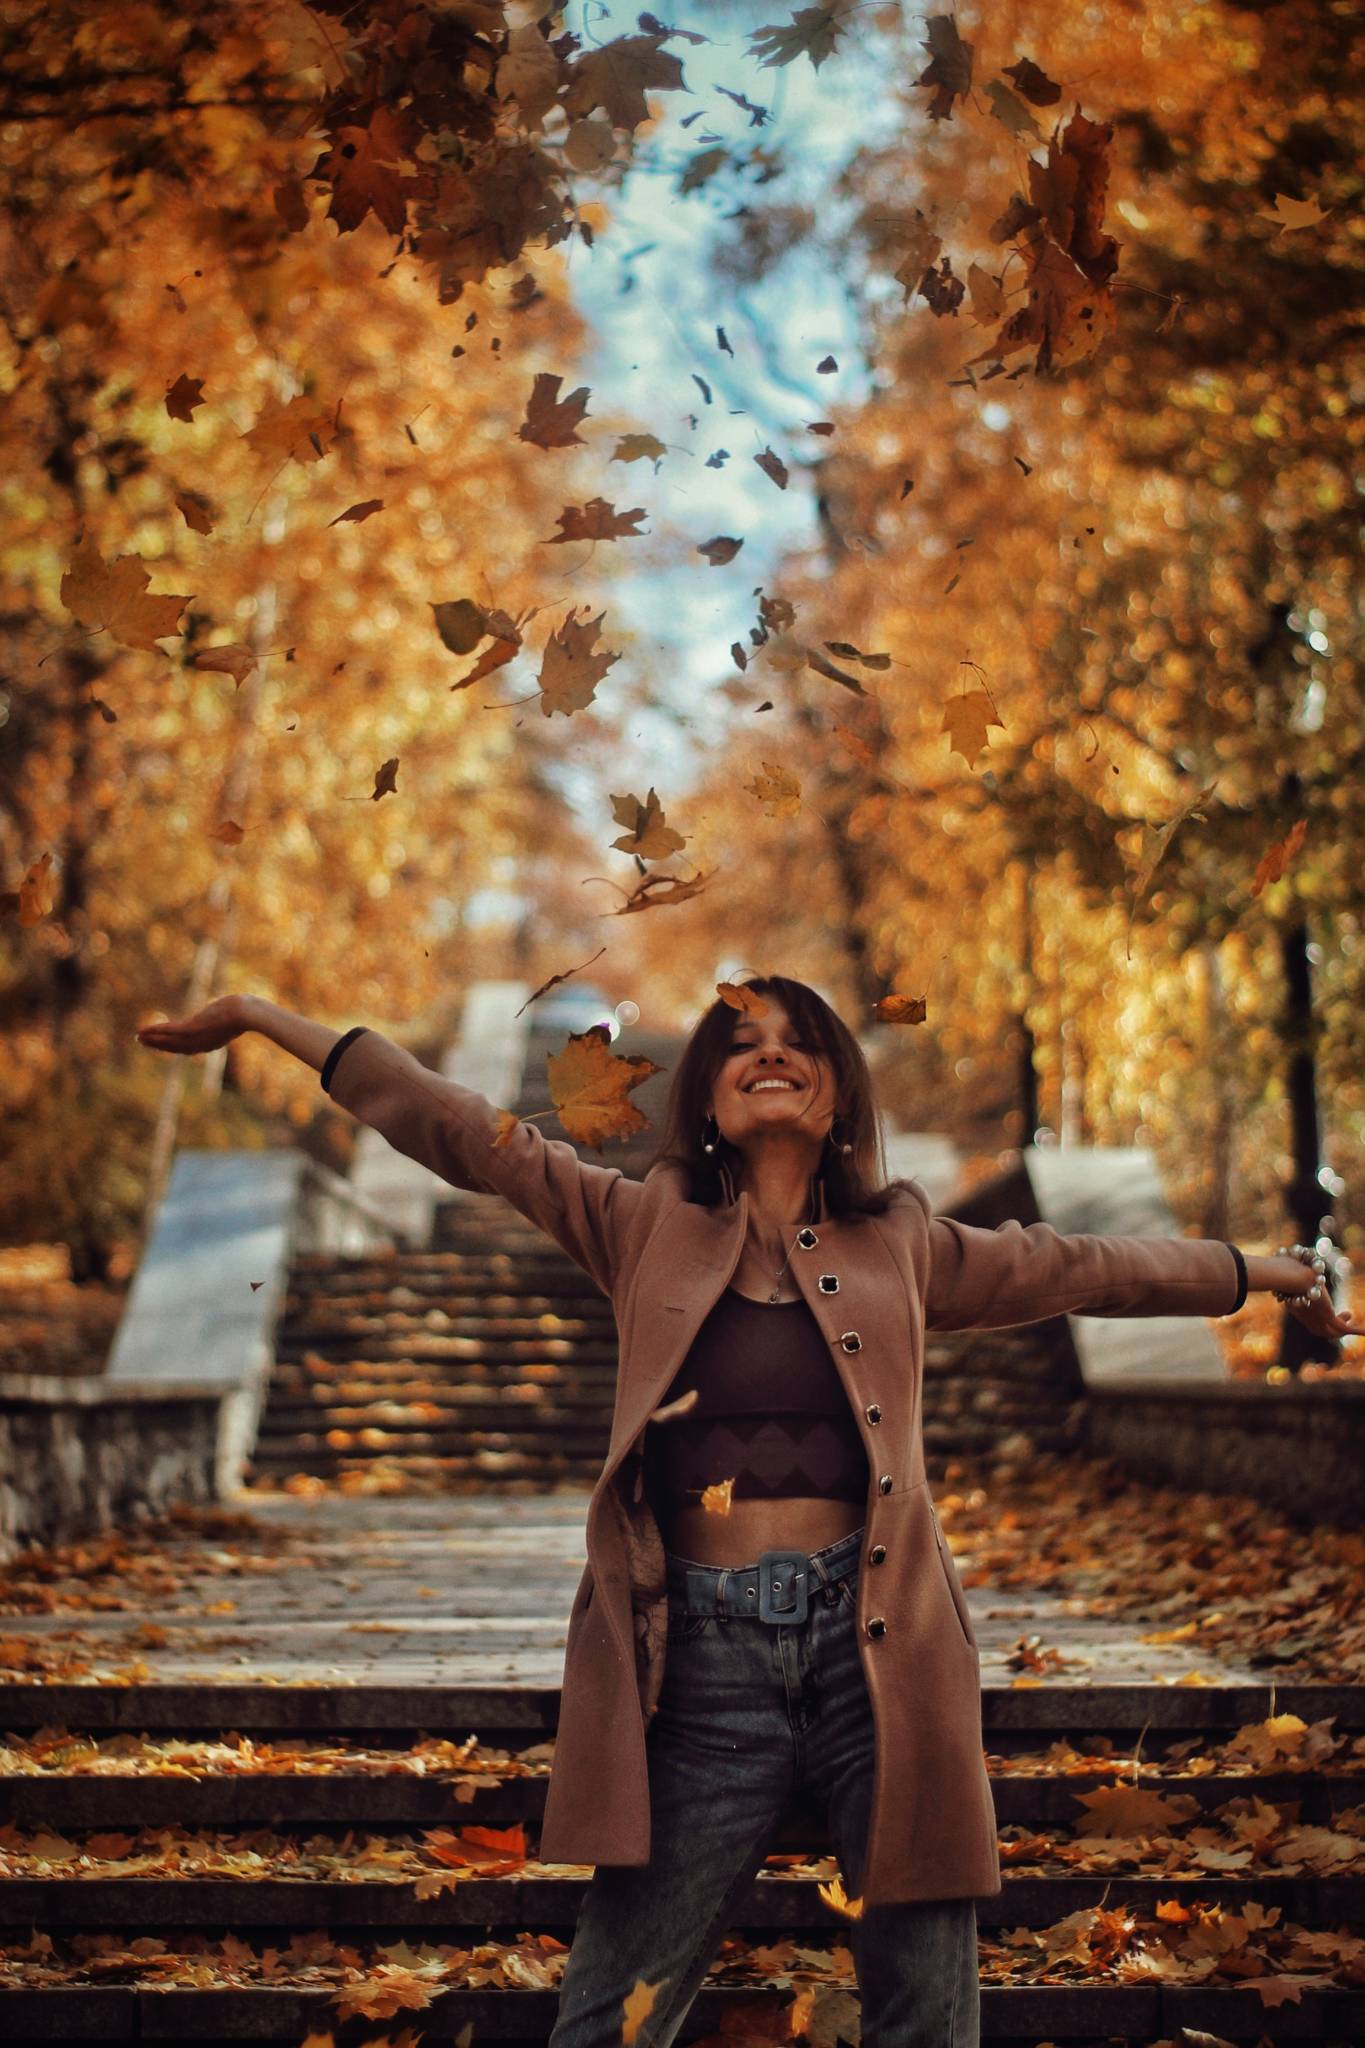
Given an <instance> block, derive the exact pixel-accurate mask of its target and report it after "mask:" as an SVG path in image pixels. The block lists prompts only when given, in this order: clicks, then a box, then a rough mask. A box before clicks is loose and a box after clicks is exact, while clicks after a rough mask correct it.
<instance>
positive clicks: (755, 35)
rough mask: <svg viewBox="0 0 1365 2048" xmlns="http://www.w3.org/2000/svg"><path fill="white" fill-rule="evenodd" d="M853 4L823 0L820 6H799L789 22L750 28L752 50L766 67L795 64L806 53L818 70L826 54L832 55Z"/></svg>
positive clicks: (839, 0)
mask: <svg viewBox="0 0 1365 2048" xmlns="http://www.w3.org/2000/svg"><path fill="white" fill-rule="evenodd" d="M852 4H853V0H822V4H821V5H819V6H817V7H798V8H797V10H796V12H795V14H794V15H793V16H792V18H791V20H790V21H789V22H786V23H771V22H770V23H768V24H767V25H766V26H765V27H763V28H755V29H751V30H750V31H749V43H750V52H749V54H750V56H753V57H757V58H758V60H759V62H760V64H762V65H764V66H765V67H766V66H769V65H773V64H792V63H795V61H796V59H797V58H798V57H802V56H805V57H809V58H810V61H811V63H812V64H813V65H814V66H815V69H816V70H817V71H818V70H819V69H820V66H821V65H822V64H823V63H824V61H825V59H826V57H832V56H833V54H834V47H835V44H836V43H837V42H838V40H839V35H840V32H841V31H842V30H843V29H844V28H845V27H846V26H847V19H846V17H847V16H848V14H849V13H850V12H851V11H852Z"/></svg>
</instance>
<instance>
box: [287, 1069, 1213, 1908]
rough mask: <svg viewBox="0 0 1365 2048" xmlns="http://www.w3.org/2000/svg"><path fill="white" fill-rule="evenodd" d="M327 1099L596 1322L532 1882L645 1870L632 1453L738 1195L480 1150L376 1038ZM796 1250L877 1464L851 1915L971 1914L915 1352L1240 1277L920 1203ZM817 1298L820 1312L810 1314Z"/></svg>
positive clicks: (943, 1552) (457, 1097)
mask: <svg viewBox="0 0 1365 2048" xmlns="http://www.w3.org/2000/svg"><path fill="white" fill-rule="evenodd" d="M329 1082H330V1085H329V1088H328V1092H329V1093H330V1094H331V1095H332V1097H333V1098H334V1099H335V1100H336V1101H337V1102H339V1103H340V1104H341V1105H342V1107H343V1108H345V1109H348V1110H349V1111H350V1112H351V1113H352V1115H353V1116H356V1117H358V1118H359V1119H360V1120H361V1121H362V1122H363V1123H366V1124H368V1125H370V1126H371V1128H372V1129H374V1130H377V1131H379V1132H381V1133H382V1134H383V1136H384V1137H385V1138H387V1140H388V1141H389V1143H390V1144H391V1145H393V1146H394V1147H395V1148H396V1149H397V1150H398V1151H400V1152H403V1153H405V1154H406V1155H407V1156H408V1157H409V1158H412V1159H416V1160H420V1162H421V1163H422V1164H423V1165H424V1166H427V1167H429V1168H430V1169H431V1170H432V1171H433V1172H434V1173H437V1174H439V1175H440V1176H441V1178H442V1179H443V1180H445V1181H447V1182H449V1183H450V1185H451V1186H453V1187H458V1188H467V1189H473V1190H479V1191H483V1192H488V1193H496V1194H500V1195H503V1196H504V1197H505V1198H506V1199H507V1200H508V1201H509V1202H511V1203H512V1205H513V1207H514V1208H516V1209H519V1210H520V1211H521V1213H522V1214H523V1215H524V1216H527V1217H529V1218H530V1220H531V1221H532V1222H533V1223H535V1224H537V1225H538V1226H539V1227H540V1228H541V1229H542V1230H543V1231H545V1232H546V1233H547V1235H549V1236H550V1237H552V1238H553V1239H554V1240H555V1241H556V1242H557V1243H558V1244H560V1245H562V1246H563V1248H564V1250H565V1251H566V1252H568V1253H569V1255H570V1257H572V1258H573V1259H574V1260H576V1261H577V1263H578V1264H579V1265H580V1266H582V1267H583V1269H584V1271H585V1272H587V1273H588V1274H590V1275H591V1277H592V1278H593V1279H594V1280H595V1281H596V1282H597V1284H598V1286H599V1287H601V1289H602V1291H603V1292H604V1293H605V1294H606V1295H607V1296H608V1298H609V1299H610V1301H611V1303H612V1306H613V1308H614V1310H615V1314H616V1322H617V1328H618V1330H619V1333H620V1362H619V1368H618V1374H617V1382H616V1408H615V1415H614V1419H613V1423H612V1432H611V1447H610V1450H609V1451H608V1454H607V1461H606V1464H605V1465H604V1466H603V1468H602V1472H601V1475H600V1477H599V1478H598V1480H597V1483H596V1485H595V1486H594V1488H593V1491H592V1494H591V1497H590V1499H589V1503H588V1510H587V1550H588V1559H587V1565H586V1568H585V1570H584V1573H583V1577H582V1579H581V1581H580V1583H579V1587H578V1591H577V1593H576V1594H575V1596H574V1602H573V1608H572V1611H571V1614H570V1619H569V1632H568V1640H567V1644H566V1647H565V1652H564V1681H563V1694H562V1701H561V1706H560V1715H559V1728H558V1735H557V1740H556V1745H555V1758H554V1768H553V1772H552V1775H551V1779H550V1786H549V1792H548V1795H547V1798H546V1804H545V1818H544V1825H543V1831H542V1836H541V1845H540V1848H541V1855H542V1857H543V1858H544V1859H545V1860H546V1861H548V1862H566V1863H590V1864H596V1863H608V1864H635V1865H638V1864H643V1863H646V1862H648V1860H649V1844H650V1812H649V1787H648V1777H647V1770H646V1760H645V1729H646V1726H647V1724H648V1721H649V1719H650V1717H651V1715H652V1714H653V1712H654V1709H655V1705H656V1703H657V1701H658V1697H659V1687H660V1682H661V1680H662V1677H663V1666H664V1645H665V1638H666V1622H667V1597H666V1592H665V1575H664V1553H663V1544H662V1540H661V1536H660V1531H659V1526H658V1523H657V1521H656V1519H655V1517H654V1515H653V1513H652V1511H651V1509H650V1507H649V1505H648V1502H647V1500H646V1499H645V1498H644V1493H643V1486H642V1479H641V1454H642V1448H643V1441H644V1432H645V1428H646V1425H647V1423H648V1421H649V1418H650V1414H651V1411H652V1410H653V1409H654V1408H655V1407H656V1406H657V1405H658V1404H659V1402H660V1401H661V1400H662V1398H663V1395H664V1392H665V1390H666V1389H667V1387H668V1385H669V1382H670V1381H671V1380H672V1378H673V1375H674V1374H675V1373H676V1371H677V1370H678V1367H679V1366H680V1365H681V1363H682V1361H683V1358H684V1356H685V1355H686V1353H687V1350H688V1348H689V1346H690V1345H691V1343H692V1340H693V1338H694V1337H695V1336H696V1334H697V1331H698V1329H699V1327H700V1325H701V1323H702V1320H703V1318H704V1317H705V1316H706V1314H707V1312H708V1310H709V1309H710V1308H711V1307H712V1306H713V1305H714V1303H715V1302H716V1300H717V1299H718V1297H719V1296H720V1294H721V1293H722V1292H723V1291H724V1289H725V1287H726V1286H727V1284H728V1282H729V1280H730V1277H731V1275H732V1274H733V1272H734V1270H735V1267H736V1265H737V1263H738V1260H739V1256H740V1251H741V1248H742V1245H743V1242H744V1234H745V1221H746V1216H747V1197H746V1196H745V1195H744V1194H743V1193H741V1194H740V1197H739V1200H738V1201H737V1202H736V1203H733V1204H728V1205H725V1206H723V1207H720V1208H717V1209H707V1208H705V1207H703V1206H701V1205H700V1204H698V1203H695V1202H690V1201H688V1200H687V1199H686V1197H685V1194H684V1183H683V1181H682V1177H681V1175H680V1173H679V1171H678V1169H676V1168H673V1167H669V1166H663V1165H660V1166H656V1167H654V1168H652V1169H651V1170H650V1172H649V1173H648V1175H647V1176H646V1178H645V1179H644V1180H642V1181H639V1180H631V1179H628V1178H626V1176H625V1175H623V1174H622V1173H620V1172H619V1171H618V1170H617V1169H616V1168H614V1167H609V1166H594V1165H590V1164H587V1163H585V1162H584V1161H582V1160H580V1159H579V1158H578V1155H577V1154H576V1153H575V1151H574V1150H573V1148H572V1146H570V1145H567V1144H565V1143H564V1142H563V1141H562V1140H561V1141H556V1140H554V1139H547V1138H546V1137H545V1136H544V1135H543V1134H542V1133H541V1132H540V1131H539V1130H537V1128H536V1126H535V1125H534V1124H530V1123H518V1125H517V1126H516V1128H515V1130H514V1132H513V1134H512V1137H511V1139H510V1141H509V1143H508V1144H507V1145H506V1146H504V1147H502V1148H500V1149H499V1148H495V1147H494V1146H493V1145H492V1143H491V1142H490V1141H491V1138H492V1135H493V1131H494V1108H493V1105H492V1104H490V1103H489V1102H488V1101H487V1099H486V1098H485V1097H484V1096H482V1095H479V1094H477V1093H475V1092H474V1091H472V1090H470V1089H467V1088H462V1087H460V1086H458V1085H457V1084H456V1083H454V1082H450V1081H446V1080H444V1079H443V1078H442V1077H441V1076H440V1075H439V1074H435V1073H433V1072H431V1071H430V1070H429V1069H428V1068H426V1067H424V1066H422V1065H421V1063H420V1062H419V1061H418V1060H416V1059H414V1058H413V1057H412V1055H411V1054H410V1053H407V1052H405V1051H403V1049H402V1048H401V1047H399V1046H397V1045H395V1044H394V1043H393V1042H392V1041H391V1040H390V1039H387V1038H385V1037H383V1036H382V1035H381V1034H379V1033H377V1032H372V1031H364V1032H362V1033H361V1035H359V1036H358V1037H356V1038H355V1039H354V1040H353V1041H352V1042H351V1043H350V1044H349V1045H346V1046H345V1047H344V1049H341V1050H340V1053H339V1057H338V1059H337V1061H336V1064H335V1071H334V1074H333V1075H332V1076H331V1077H329ZM805 1235H806V1236H807V1237H808V1239H809V1242H808V1244H806V1245H804V1246H803V1245H801V1244H800V1243H799V1242H798V1247H797V1249H796V1250H794V1252H793V1254H792V1259H791V1264H790V1266H789V1268H788V1270H789V1271H790V1272H791V1274H792V1275H793V1277H794V1278H795V1280H796V1282H797V1285H798V1286H799V1287H800V1290H801V1294H802V1296H803V1298H804V1299H805V1301H806V1303H807V1305H808V1307H809V1308H810V1311H811V1314H812V1315H813V1316H814V1317H815V1319H816V1322H817V1323H818V1324H819V1326H820V1328H821V1329H822V1330H823V1331H824V1332H825V1335H826V1337H827V1338H828V1341H829V1344H830V1349H831V1355H832V1357H833V1359H834V1363H835V1366H836V1367H837V1369H838V1372H839V1376H840V1378H841V1379H842V1380H843V1383H844V1386H845V1388H846V1390H847V1393H848V1399H849V1403H850V1405H851V1407H852V1409H853V1412H854V1415H855V1416H856V1418H857V1422H858V1428H859V1432H860V1434H861V1436H862V1440H863V1443H864V1445H865V1447H866V1450H867V1455H868V1460H869V1465H870V1477H869V1486H868V1498H867V1525H866V1549H865V1551H864V1553H863V1558H862V1564H861V1568H860V1571H859V1575H858V1599H857V1628H858V1634H859V1649H860V1653H861V1657H862V1664H863V1670H864V1672H865V1674H866V1678H867V1689H868V1693H869V1696H870V1700H871V1706H872V1713H873V1721H874V1728H875V1747H876V1769H875V1780H874V1790H873V1800H872V1817H871V1823H870V1832H869V1836H868V1842H867V1850H866V1857H865V1863H864V1871H863V1884H862V1895H863V1898H864V1900H865V1901H866V1902H867V1903H868V1904H869V1905H877V1904H881V1903H883V1902H889V1901H892V1900H905V1899H930V1898H934V1899H937V1898H969V1897H984V1896H987V1895H989V1894H991V1893H994V1892H998V1891H999V1889H1000V1869H999V1863H998V1860H997V1854H996V1838H995V1813H994V1808H993V1804H992V1800H991V1790H990V1782H989V1779H988V1778H987V1775H986V1770H985V1765H984V1761H983V1756H982V1739H981V1696H980V1666H979V1660H978V1656H977V1650H976V1643H975V1639H974V1637H973V1634H972V1625H971V1620H970V1617H969V1615H968V1612H967V1603H966V1600H965V1598H964V1596H963V1592H962V1588H961V1586H960V1585H959V1583H958V1578H957V1574H956V1572H955V1570H954V1568H953V1562H952V1558H951V1556H950V1554H949V1552H948V1549H947V1546H946V1544H945V1543H944V1540H943V1536H942V1532H941V1530H940V1528H939V1525H938V1518H937V1516H936V1514H935V1512H934V1507H933V1503H932V1501H931V1499H930V1495H929V1487H928V1482H927V1479H926V1476H925V1466H924V1451H923V1445H922V1442H921V1434H920V1424H921V1414H920V1409H921V1391H922V1386H923V1373H922V1360H923V1353H924V1332H925V1330H926V1328H927V1329H931V1330H935V1329H936V1330H969V1329H1001V1328H1005V1327H1007V1326H1009V1325H1012V1324H1020V1323H1033V1322H1040V1321H1043V1320H1044V1319H1046V1318H1047V1317H1049V1316H1056V1315H1062V1314H1065V1313H1067V1312H1070V1313H1073V1314H1077V1313H1079V1314H1082V1315H1104V1316H1158V1315H1192V1316H1218V1315H1224V1314H1226V1313H1228V1312H1229V1311H1230V1310H1231V1309H1232V1308H1233V1306H1234V1305H1235V1303H1236V1300H1237V1298H1238V1281H1239V1275H1238V1271H1237V1267H1236V1261H1235V1257H1234V1255H1233V1253H1232V1251H1231V1249H1230V1247H1229V1246H1228V1245H1227V1244H1225V1243H1223V1242H1221V1241H1219V1240H1215V1239H1210V1238H1194V1239H1191V1238H1149V1237H1089V1236H1069V1237H1064V1236H1061V1235H1059V1234H1058V1232H1057V1231H1055V1230H1054V1229H1053V1228H1052V1227H1051V1225H1050V1224H1046V1223H1034V1224H1030V1225H1028V1226H1027V1227H1025V1226H1023V1225H1021V1224H1019V1223H1016V1222H1009V1223H1003V1224H1001V1225H1000V1226H999V1228H998V1229H995V1230H981V1229H974V1228H971V1227H969V1226H967V1225H964V1224H961V1223H956V1222H953V1221H951V1220H950V1219H948V1218H946V1217H941V1216H934V1215H933V1214H932V1213H931V1211H930V1205H929V1200H928V1197H927V1196H926V1194H925V1193H924V1191H923V1189H922V1188H920V1186H919V1185H918V1183H915V1182H912V1183H911V1184H910V1188H909V1190H908V1191H906V1192H905V1193H904V1194H903V1195H902V1196H901V1198H900V1199H898V1200H897V1201H896V1202H895V1204H894V1206H893V1207H892V1208H891V1209H890V1210H889V1211H888V1212H887V1213H886V1214H885V1215H884V1216H878V1217H871V1218H866V1219H860V1220H855V1221H845V1222H838V1221H833V1220H830V1219H828V1218H821V1217H817V1219H816V1224H815V1227H814V1228H813V1229H811V1230H809V1231H808V1232H807V1233H805ZM820 1275H827V1276H829V1275H832V1276H833V1277H834V1278H835V1279H836V1280H837V1282H838V1286H837V1291H832V1292H830V1291H821V1289H820V1288H819V1287H818V1286H817V1280H818V1278H819V1276H820ZM826 1287H827V1288H828V1280H827V1281H826Z"/></svg>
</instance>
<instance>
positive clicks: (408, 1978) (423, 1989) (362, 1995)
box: [332, 1963, 441, 2020]
mask: <svg viewBox="0 0 1365 2048" xmlns="http://www.w3.org/2000/svg"><path fill="white" fill-rule="evenodd" d="M440 1989H441V1986H440V1985H439V1984H438V1983H433V1982H430V1981H428V1980H426V1979H424V1978H421V1977H418V1976H417V1975H415V1973H414V1972H413V1971H412V1970H407V1969H404V1968H403V1967H402V1966H401V1965H399V1964H396V1963H379V1964H377V1965H376V1966H375V1967H374V1969H373V1970H372V1972H371V1974H370V1975H369V1976H368V1977H362V1978H359V1979H357V1980H356V1981H354V1982H352V1983H350V1984H345V1985H343V1986H342V1988H341V1990H340V1991H338V1992H337V1993H336V1995H335V1997H334V1998H333V2000H332V2003H333V2005H334V2006H335V2007H336V2009H337V2013H338V2015H339V2017H340V2018H341V2019H343V2020H349V2019H354V2018H355V2017H357V2016H359V2017H361V2018H363V2019H367V2020H387V2019H391V2018H392V2017H393V2015H394V2013H396V2012H402V2011H405V2010H412V2009H417V2010H420V2009H421V2008H422V2007H423V2006H427V2005H430V2004H431V2001H432V1999H433V1998H435V1997H436V1995H437V1993H438V1992H439V1991H440Z"/></svg>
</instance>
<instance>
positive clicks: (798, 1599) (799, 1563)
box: [758, 1550, 810, 1621]
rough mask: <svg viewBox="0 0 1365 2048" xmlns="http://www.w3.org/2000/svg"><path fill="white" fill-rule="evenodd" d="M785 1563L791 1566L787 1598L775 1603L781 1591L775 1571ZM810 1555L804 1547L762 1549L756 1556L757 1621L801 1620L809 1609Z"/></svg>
mask: <svg viewBox="0 0 1365 2048" xmlns="http://www.w3.org/2000/svg"><path fill="white" fill-rule="evenodd" d="M784 1565H790V1566H791V1567H792V1576H791V1586H790V1599H789V1601H787V1602H785V1603H783V1604H782V1605H780V1606H779V1605H777V1604H775V1600H776V1596H777V1595H778V1594H779V1592H780V1588H779V1586H778V1584H777V1580H776V1574H777V1573H778V1572H779V1571H780V1570H781V1569H782V1567H783V1566H784ZM809 1572H810V1557H809V1554H808V1553H807V1552H806V1551H804V1550H765V1551H764V1552H763V1554H762V1556H761V1557H760V1558H759V1560H758V1618H759V1620H760V1621H804V1620H805V1619H806V1616H807V1615H808V1614H809V1613H810V1584H809V1577H808V1575H809Z"/></svg>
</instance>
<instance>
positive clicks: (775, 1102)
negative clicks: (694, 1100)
mask: <svg viewBox="0 0 1365 2048" xmlns="http://www.w3.org/2000/svg"><path fill="white" fill-rule="evenodd" d="M763 1000H764V1001H765V1002H766V1003H767V1005H768V1009H767V1014H766V1015H765V1016H762V1017H750V1016H746V1015H744V1013H743V1012H742V1011H736V1013H735V1021H734V1025H733V1028H732V1030H731V1034H730V1049H729V1051H728V1053H727V1054H726V1055H725V1057H724V1059H723V1060H722V1061H721V1064H720V1069H719V1071H718V1073H717V1074H716V1077H715V1080H714V1081H713V1082H712V1084H711V1102H710V1114H711V1115H712V1116H714V1118H715V1119H716V1122H717V1123H718V1124H719V1126H720V1129H721V1134H722V1136H724V1137H726V1138H728V1139H729V1140H730V1142H731V1144H732V1145H738V1146H739V1147H741V1149H742V1148H743V1147H744V1146H746V1145H747V1144H748V1143H749V1142H751V1141H752V1140H753V1139H755V1138H761V1137H763V1136H765V1135H767V1134H769V1133H772V1132H776V1131H782V1132H795V1133H800V1134H802V1135H804V1136H807V1137H809V1139H810V1141H811V1146H812V1150H813V1151H815V1152H816V1153H818V1151H819V1148H820V1146H821V1145H822V1144H823V1142H824V1139H825V1134H826V1132H827V1131H828V1130H829V1127H830V1123H831V1122H832V1120H833V1118H834V1115H835V1111H836V1108H837V1104H836V1102H835V1087H834V1070H833V1068H832V1067H831V1066H830V1063H829V1061H828V1060H827V1059H826V1058H825V1056H824V1054H823V1053H821V1052H819V1051H818V1050H817V1049H816V1047H815V1045H814V1044H813V1043H811V1042H810V1041H809V1040H807V1039H806V1038H805V1037H803V1036H802V1034H801V1032H800V1031H799V1030H798V1029H797V1027H796V1025H795V1024H793V1023H792V1022H791V1020H790V1018H789V1017H788V1016H787V1013H786V1011H785V1010H784V1009H783V1007H782V1005H781V1004H780V1003H779V1002H777V1001H776V1000H775V999H774V998H773V997H771V996H765V997H764V998H763ZM774 1083H780V1084H781V1085H778V1086H774V1085H772V1084H774Z"/></svg>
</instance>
